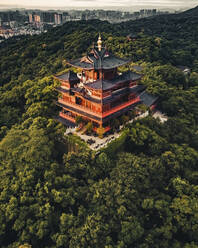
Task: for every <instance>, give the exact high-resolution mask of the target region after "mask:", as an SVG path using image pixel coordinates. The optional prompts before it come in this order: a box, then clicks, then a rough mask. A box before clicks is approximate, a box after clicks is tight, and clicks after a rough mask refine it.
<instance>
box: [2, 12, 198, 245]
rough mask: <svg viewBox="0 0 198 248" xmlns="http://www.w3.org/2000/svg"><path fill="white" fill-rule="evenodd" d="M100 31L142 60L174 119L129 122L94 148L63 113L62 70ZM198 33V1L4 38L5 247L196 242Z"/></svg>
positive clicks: (111, 44)
mask: <svg viewBox="0 0 198 248" xmlns="http://www.w3.org/2000/svg"><path fill="white" fill-rule="evenodd" d="M99 32H101V33H102V38H103V40H104V44H106V45H107V47H108V48H109V50H110V51H112V52H113V53H115V54H117V55H119V56H121V57H128V58H130V59H131V60H132V61H133V62H135V63H138V64H141V65H142V67H143V72H142V73H143V74H144V77H143V79H142V83H143V84H145V85H146V86H147V90H148V91H149V92H151V93H152V94H154V95H156V96H158V97H159V99H160V101H159V104H158V108H159V109H160V110H161V111H163V112H165V113H166V114H167V115H168V121H167V122H165V123H161V122H160V121H159V120H156V119H153V118H152V115H150V116H149V117H147V118H144V119H141V120H138V121H135V122H133V123H132V124H130V125H129V124H128V125H126V128H125V129H124V130H123V132H122V135H121V136H120V138H119V139H117V140H115V141H113V142H112V143H111V144H110V145H109V146H108V147H107V148H106V149H103V150H101V151H100V152H99V153H97V154H96V153H95V152H93V151H91V150H90V149H89V148H88V147H87V146H86V144H84V143H83V142H81V141H79V140H78V139H77V138H76V137H74V138H72V137H71V136H64V135H63V133H64V131H65V127H64V126H62V125H61V124H59V123H57V122H56V121H55V120H54V116H56V115H57V114H58V111H59V109H57V107H56V106H55V104H54V101H55V100H56V99H57V93H56V92H55V91H54V87H55V86H56V85H57V82H56V81H54V80H53V77H52V75H53V74H57V73H62V72H65V71H67V70H68V66H67V65H66V61H67V60H68V59H71V58H77V57H80V56H81V55H83V54H84V53H85V52H86V51H87V49H88V48H90V47H91V45H92V42H96V40H97V37H98V33H99ZM130 33H133V34H134V35H135V39H132V40H129V39H128V38H127V35H128V34H130ZM197 38H198V19H197V15H196V8H195V9H194V10H192V11H191V12H190V11H188V12H184V13H181V14H178V15H165V16H158V17H154V18H148V19H142V20H137V21H134V22H132V21H130V22H126V23H121V24H115V25H113V24H109V23H108V22H101V21H98V20H93V21H87V22H86V21H80V22H70V23H66V24H65V25H63V26H61V27H57V28H55V29H51V30H50V31H49V32H47V33H45V34H42V35H39V36H34V37H28V36H26V37H21V39H20V40H17V39H10V40H8V41H6V42H3V43H1V45H0V55H1V56H0V181H1V184H0V247H2V248H16V247H19V246H20V245H24V244H29V245H31V247H33V248H34V247H35V248H50V247H51V248H54V247H57V248H65V247H69V248H87V247H90V248H92V247H93V248H131V247H137V248H169V247H173V248H197V247H198V235H197V234H198V205H197V198H198V185H197V182H198V169H197V168H198V107H197V106H198V60H197V55H198V43H197ZM131 65H133V63H132V64H131ZM176 65H187V66H189V67H190V68H191V74H190V75H184V74H183V73H182V72H181V71H180V70H179V69H177V68H176V67H175V66H176ZM125 69H127V68H121V70H125ZM117 121H118V122H119V123H121V121H122V120H117ZM72 142H73V143H75V146H74V147H75V152H72V153H71V152H69V153H68V147H69V145H72V144H73V143H72ZM27 247H28V246H27Z"/></svg>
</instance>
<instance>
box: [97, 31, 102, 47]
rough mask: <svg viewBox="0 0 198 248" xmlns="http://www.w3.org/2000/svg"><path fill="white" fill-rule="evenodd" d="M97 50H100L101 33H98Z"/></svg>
mask: <svg viewBox="0 0 198 248" xmlns="http://www.w3.org/2000/svg"><path fill="white" fill-rule="evenodd" d="M97 43H98V51H101V50H102V39H101V35H100V33H99V36H98V42H97Z"/></svg>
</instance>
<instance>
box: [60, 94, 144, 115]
mask: <svg viewBox="0 0 198 248" xmlns="http://www.w3.org/2000/svg"><path fill="white" fill-rule="evenodd" d="M139 101H140V98H139V97H137V98H135V99H131V100H129V101H127V102H124V103H122V104H120V105H118V106H116V107H114V108H112V109H110V110H106V111H105V112H103V113H98V112H95V111H93V110H91V109H88V108H86V107H84V106H82V105H78V104H75V103H71V102H65V101H63V100H61V99H58V102H59V103H62V104H65V105H66V106H67V105H68V106H71V107H74V108H76V109H79V110H82V111H84V112H85V113H88V114H91V115H94V116H97V117H99V118H104V117H106V116H108V115H110V114H113V113H115V112H117V111H119V110H122V109H124V108H126V107H128V106H130V105H132V104H134V103H137V102H139Z"/></svg>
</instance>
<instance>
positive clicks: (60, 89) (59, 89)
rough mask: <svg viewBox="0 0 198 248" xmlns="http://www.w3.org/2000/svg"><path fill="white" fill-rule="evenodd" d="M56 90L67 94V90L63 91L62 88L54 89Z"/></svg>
mask: <svg viewBox="0 0 198 248" xmlns="http://www.w3.org/2000/svg"><path fill="white" fill-rule="evenodd" d="M56 90H57V91H59V92H63V93H68V92H69V90H67V89H64V88H62V87H56Z"/></svg>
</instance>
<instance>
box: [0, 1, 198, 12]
mask: <svg viewBox="0 0 198 248" xmlns="http://www.w3.org/2000/svg"><path fill="white" fill-rule="evenodd" d="M197 5H198V2H197V0H188V1H187V0H50V1H49V0H31V1H29V0H0V8H1V9H2V8H46V9H47V8H111V7H112V8H133V9H141V8H158V9H160V8H170V9H181V8H193V7H195V6H197ZM129 11H130V9H129Z"/></svg>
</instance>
